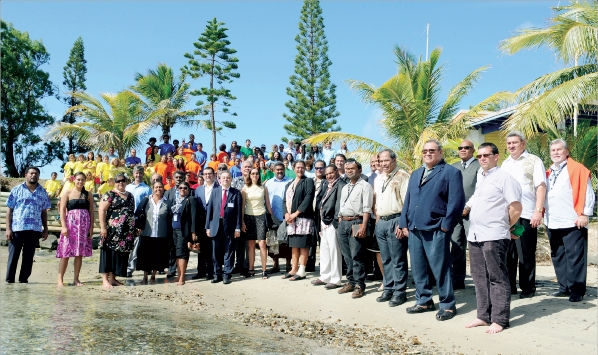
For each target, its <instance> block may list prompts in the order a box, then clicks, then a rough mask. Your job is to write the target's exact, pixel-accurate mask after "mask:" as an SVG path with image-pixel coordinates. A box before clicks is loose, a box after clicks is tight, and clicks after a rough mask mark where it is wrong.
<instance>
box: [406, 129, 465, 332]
mask: <svg viewBox="0 0 598 355" xmlns="http://www.w3.org/2000/svg"><path fill="white" fill-rule="evenodd" d="M422 153H423V156H424V166H423V167H421V168H419V169H417V170H415V171H414V172H413V174H411V178H410V179H409V187H408V188H407V195H406V196H405V203H404V205H403V212H402V213H401V219H400V221H399V227H400V228H401V229H402V231H403V235H405V236H408V237H409V254H410V255H411V273H412V274H413V280H414V281H415V288H416V292H415V299H416V302H415V306H413V307H409V308H407V313H423V312H430V311H433V310H435V306H434V302H433V301H432V286H431V285H430V279H429V277H428V268H430V270H431V271H432V274H433V275H434V278H435V279H436V284H437V288H438V295H439V298H440V311H439V312H438V313H437V314H436V319H438V320H441V321H442V320H448V319H451V318H453V317H454V316H455V315H456V314H457V309H456V308H455V295H454V293H453V281H452V277H451V273H452V262H451V252H450V243H451V234H452V231H453V228H454V227H455V225H456V224H457V222H458V221H459V218H460V216H461V214H462V212H463V207H464V206H465V193H464V192H463V183H462V177H461V171H459V169H457V168H455V167H453V166H451V165H448V164H446V163H445V162H444V159H442V146H441V145H440V142H438V141H437V140H428V141H427V142H426V143H425V144H424V149H423V151H422Z"/></svg>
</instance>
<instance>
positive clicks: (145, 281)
mask: <svg viewBox="0 0 598 355" xmlns="http://www.w3.org/2000/svg"><path fill="white" fill-rule="evenodd" d="M141 284H142V285H147V277H144V278H143V280H141Z"/></svg>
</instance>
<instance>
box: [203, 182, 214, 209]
mask: <svg viewBox="0 0 598 355" xmlns="http://www.w3.org/2000/svg"><path fill="white" fill-rule="evenodd" d="M204 186H205V193H206V195H205V196H204V197H205V198H206V205H207V204H208V202H210V197H212V190H213V189H214V187H216V183H213V184H212V185H208V184H204Z"/></svg>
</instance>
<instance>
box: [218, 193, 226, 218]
mask: <svg viewBox="0 0 598 355" xmlns="http://www.w3.org/2000/svg"><path fill="white" fill-rule="evenodd" d="M227 191H228V190H227V189H224V193H223V194H222V203H221V204H220V218H224V208H225V207H226V192H227Z"/></svg>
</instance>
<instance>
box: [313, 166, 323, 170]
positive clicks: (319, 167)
mask: <svg viewBox="0 0 598 355" xmlns="http://www.w3.org/2000/svg"><path fill="white" fill-rule="evenodd" d="M314 169H316V170H324V167H323V166H316V167H315V168H314Z"/></svg>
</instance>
